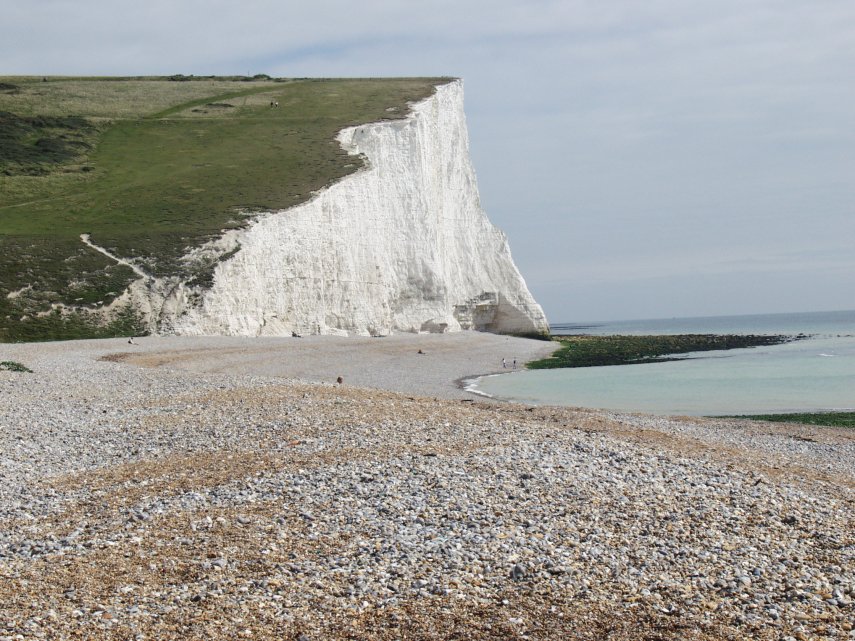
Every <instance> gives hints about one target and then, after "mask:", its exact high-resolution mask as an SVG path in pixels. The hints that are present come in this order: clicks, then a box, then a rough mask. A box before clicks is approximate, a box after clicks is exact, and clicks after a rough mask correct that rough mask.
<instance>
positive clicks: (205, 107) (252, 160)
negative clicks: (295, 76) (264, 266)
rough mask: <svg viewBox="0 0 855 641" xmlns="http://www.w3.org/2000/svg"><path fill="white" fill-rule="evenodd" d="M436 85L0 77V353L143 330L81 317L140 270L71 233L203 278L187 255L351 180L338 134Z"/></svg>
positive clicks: (396, 113) (388, 113) (396, 110)
mask: <svg viewBox="0 0 855 641" xmlns="http://www.w3.org/2000/svg"><path fill="white" fill-rule="evenodd" d="M443 81H444V79H439V78H433V79H431V78H421V79H375V80H353V79H342V80H273V79H270V78H267V77H266V76H261V77H255V78H187V77H184V76H179V77H172V78H41V77H39V78H20V77H13V78H2V77H0V341H19V340H46V339H65V338H77V337H83V336H92V337H94V336H107V335H121V334H130V333H135V332H138V331H140V328H139V326H138V324H137V319H136V316H135V312H134V310H125V312H124V313H123V315H121V316H120V317H119V318H117V319H115V320H114V321H113V322H112V323H110V324H104V323H103V321H101V320H100V319H98V317H97V316H95V315H93V314H91V313H89V312H90V311H92V310H96V309H98V308H100V307H102V306H103V305H106V304H109V303H110V302H111V301H113V300H114V299H115V298H116V297H117V296H119V295H120V294H121V292H122V291H123V290H124V289H125V287H126V286H127V285H128V284H129V283H130V282H131V281H133V279H134V274H133V272H132V271H131V270H130V268H128V267H125V266H122V265H118V264H117V263H115V261H112V260H110V259H109V258H107V257H106V256H104V255H102V254H100V253H98V252H96V251H94V250H93V249H90V248H88V247H87V246H85V245H84V244H83V243H82V242H81V240H80V234H83V233H88V234H90V235H91V240H92V242H93V243H95V244H97V245H100V246H102V247H106V248H107V249H109V250H110V251H111V252H112V253H114V254H116V255H118V256H121V257H123V258H127V259H129V260H131V261H132V262H134V263H135V264H137V265H139V266H140V267H142V268H143V269H145V270H146V271H148V272H150V273H152V274H153V275H156V276H166V275H180V276H182V277H183V278H187V279H190V278H195V279H197V281H198V282H204V281H205V279H206V277H209V275H210V266H207V267H205V266H193V265H188V264H184V263H183V262H182V261H181V257H182V256H184V255H185V254H186V253H187V250H188V248H190V247H193V246H198V245H200V244H202V243H204V242H205V241H207V240H209V239H211V238H213V237H215V236H218V235H219V234H221V233H222V230H224V229H229V228H234V227H238V226H241V225H243V224H245V223H246V221H247V219H248V217H250V216H252V214H253V213H254V212H258V211H264V210H271V209H281V208H286V207H291V206H293V205H296V204H299V203H301V202H303V201H305V200H307V199H308V198H309V197H310V196H311V193H312V192H313V191H315V190H317V189H320V188H322V187H324V186H326V185H328V184H330V183H331V182H333V181H335V180H337V179H339V178H341V177H343V176H345V175H346V174H348V173H350V172H353V171H355V170H356V169H358V166H359V160H358V159H354V158H352V157H349V156H347V154H346V153H345V152H343V151H342V150H341V149H340V148H339V146H338V144H337V143H336V141H335V135H336V133H337V132H338V131H339V130H340V129H342V128H343V127H346V126H349V125H354V124H359V123H363V122H371V121H376V120H381V119H391V118H401V117H403V116H405V115H406V113H407V103H408V102H410V101H417V100H420V99H423V98H425V97H427V96H429V95H430V94H431V93H432V91H433V87H434V86H435V85H436V84H437V83H440V82H443ZM271 103H278V107H274V106H271ZM200 270H201V271H200ZM196 272H199V273H196Z"/></svg>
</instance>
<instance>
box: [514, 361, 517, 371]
mask: <svg viewBox="0 0 855 641" xmlns="http://www.w3.org/2000/svg"><path fill="white" fill-rule="evenodd" d="M516 368H517V359H514V369H516Z"/></svg>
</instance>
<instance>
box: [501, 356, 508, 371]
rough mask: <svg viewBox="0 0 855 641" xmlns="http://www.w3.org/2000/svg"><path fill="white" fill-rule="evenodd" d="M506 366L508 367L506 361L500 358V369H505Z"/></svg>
mask: <svg viewBox="0 0 855 641" xmlns="http://www.w3.org/2000/svg"><path fill="white" fill-rule="evenodd" d="M507 367H508V362H507V361H506V360H505V359H504V358H503V359H502V369H507Z"/></svg>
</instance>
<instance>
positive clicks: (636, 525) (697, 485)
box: [0, 334, 855, 641]
mask: <svg viewBox="0 0 855 641" xmlns="http://www.w3.org/2000/svg"><path fill="white" fill-rule="evenodd" d="M135 342H136V343H137V344H136V345H134V346H133V352H132V353H129V352H128V348H127V345H126V343H125V341H122V340H118V339H117V340H105V341H80V342H69V343H51V344H38V345H36V344H34V345H6V346H4V347H3V349H4V351H5V352H7V353H8V354H9V357H10V358H14V360H16V361H19V362H23V363H25V364H27V365H28V366H30V367H31V369H34V370H36V372H37V374H36V375H28V376H27V377H26V378H24V377H22V376H21V375H19V374H15V373H12V372H0V424H2V426H3V429H2V431H0V450H2V452H3V454H2V456H1V457H0V524H1V525H0V575H2V576H3V577H4V581H3V582H2V583H0V620H2V621H5V622H7V623H6V628H5V631H4V629H3V628H2V627H0V639H3V638H7V637H8V638H15V637H16V636H17V635H21V636H23V637H24V638H29V637H39V636H43V637H45V638H75V637H80V638H85V637H86V636H89V637H91V636H93V635H95V636H97V637H98V638H107V639H109V638H117V639H119V638H134V637H135V636H137V635H145V637H146V638H180V637H195V638H201V637H205V638H213V639H216V638H223V639H226V638H229V639H231V638H255V639H259V638H262V639H266V638H269V639H274V638H277V639H278V638H300V637H301V636H302V637H305V638H311V639H315V638H317V639H330V638H333V639H334V638H354V637H355V638H368V637H370V638H378V639H394V638H414V639H421V638H424V639H427V638H447V637H451V636H455V635H456V637H457V638H472V639H493V638H523V637H526V638H531V639H549V638H568V639H573V638H579V639H589V638H604V637H605V636H606V635H611V638H614V639H622V638H626V639H633V638H640V637H643V636H644V635H645V634H648V635H654V634H655V635H658V637H659V638H668V639H682V638H696V639H726V638H752V639H775V640H776V641H777V640H779V639H782V638H785V637H787V636H791V637H792V638H795V639H803V638H817V639H835V638H837V639H840V638H855V636H852V634H851V632H852V621H853V614H855V605H853V603H855V575H854V574H855V572H854V571H853V568H855V540H853V528H852V523H853V522H855V508H854V507H853V505H855V482H853V481H855V433H853V432H852V431H851V430H850V431H847V430H843V429H831V428H829V429H823V428H816V427H807V426H775V425H772V424H763V423H760V424H754V423H747V422H741V421H734V420H722V419H695V418H692V419H688V418H662V417H651V416H645V415H640V414H616V413H613V412H602V411H593V410H582V409H571V408H552V407H538V408H526V407H524V406H519V405H514V404H509V403H498V402H488V401H487V400H484V399H481V400H476V402H473V403H460V402H459V401H460V400H461V399H463V398H467V397H468V398H470V399H471V398H473V397H471V396H468V395H467V392H465V391H464V390H461V389H460V388H459V387H458V386H457V385H455V383H454V381H456V380H459V379H462V378H465V377H467V376H471V375H474V374H478V373H488V372H494V371H496V369H495V364H496V363H499V368H498V369H499V370H501V354H502V353H503V352H504V353H507V352H508V351H513V353H514V354H516V355H518V356H519V355H521V354H522V355H525V358H523V356H519V357H520V359H521V360H527V359H529V358H533V357H536V356H540V355H542V354H543V352H544V351H548V349H549V347H550V346H549V345H547V344H544V343H542V342H539V341H525V340H524V339H506V337H497V336H490V335H480V334H465V335H451V336H403V337H398V336H391V337H388V338H386V339H384V340H383V341H376V340H371V339H364V340H363V339H334V338H332V337H305V338H302V339H300V340H297V339H291V338H284V339H259V340H253V339H229V338H225V339H215V338H199V339H180V338H163V339H160V338H149V337H143V338H138V339H136V341H135ZM508 342H511V343H513V346H512V348H508V347H507V343H508ZM418 349H422V350H423V351H424V352H426V353H425V354H423V355H418V354H417V350H418ZM505 350H507V351H505ZM338 375H342V376H343V377H344V378H346V379H347V380H348V384H347V385H346V386H340V385H337V384H335V382H334V381H335V378H336V376H338ZM385 390H393V391H385ZM804 437H809V439H810V440H805V438H804ZM4 635H5V636H4ZM430 635H434V636H430ZM692 635H694V636H692Z"/></svg>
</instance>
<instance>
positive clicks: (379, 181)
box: [160, 81, 548, 335]
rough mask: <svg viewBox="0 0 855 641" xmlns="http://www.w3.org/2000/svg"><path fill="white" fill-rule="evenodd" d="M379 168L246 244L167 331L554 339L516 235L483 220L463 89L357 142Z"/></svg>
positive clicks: (346, 142)
mask: <svg viewBox="0 0 855 641" xmlns="http://www.w3.org/2000/svg"><path fill="white" fill-rule="evenodd" d="M339 142H340V143H341V145H342V146H343V148H344V149H346V150H347V151H348V152H349V153H351V154H354V155H356V154H359V155H362V156H363V157H364V158H365V159H366V160H367V165H368V166H367V168H366V169H363V170H361V171H359V172H357V173H356V174H354V175H351V176H349V177H347V178H345V179H343V180H341V181H340V182H338V183H336V184H334V185H332V186H331V187H329V188H328V189H326V190H324V191H322V192H321V193H319V194H317V196H316V197H315V198H314V199H312V200H311V201H309V202H307V203H305V204H303V205H301V206H299V207H295V208H292V209H289V210H285V211H281V212H276V213H273V214H268V215H264V216H262V217H261V218H259V219H258V220H257V221H256V222H255V223H253V224H252V225H251V226H250V227H249V228H247V229H245V230H243V231H240V232H238V233H237V235H236V240H237V242H238V243H239V246H240V249H239V251H237V252H236V253H235V254H234V255H233V256H232V257H231V258H229V259H228V260H226V261H224V262H222V263H221V264H220V265H219V266H218V267H217V268H216V271H215V274H214V284H213V287H212V288H211V289H210V290H207V291H206V292H205V293H204V294H203V295H202V297H201V300H195V301H194V302H193V304H190V302H189V299H188V298H187V297H186V295H185V294H182V293H181V290H180V289H179V290H176V292H175V293H174V294H173V298H175V297H177V299H176V300H174V301H173V302H172V303H169V301H167V304H166V305H165V306H164V307H163V311H162V312H161V318H160V322H161V331H164V330H166V331H172V332H174V333H178V334H232V335H282V334H290V333H291V332H297V333H307V334H308V333H320V334H329V333H348V334H372V335H383V334H388V333H389V332H393V331H404V332H420V331H429V332H439V331H456V330H461V329H476V330H484V331H490V332H499V333H528V332H546V331H548V326H547V322H546V318H545V316H544V314H543V311H542V310H541V308H540V306H539V305H538V304H537V303H536V302H535V300H534V299H533V298H532V296H531V294H530V293H529V291H528V289H527V288H526V285H525V282H524V281H523V279H522V277H521V275H520V273H519V271H518V270H517V268H516V266H515V265H514V263H513V260H512V259H511V253H510V250H509V248H508V243H507V240H506V238H505V235H504V234H503V233H502V232H500V231H499V230H498V229H496V228H495V227H494V226H493V225H492V224H491V223H490V221H489V220H487V217H486V215H485V214H484V212H483V210H482V209H481V206H480V202H479V197H478V188H477V185H476V182H475V173H474V171H473V169H472V165H471V162H470V159H469V139H468V134H467V130H466V121H465V117H464V113H463V85H462V82H460V81H456V82H452V83H450V84H446V85H442V86H440V87H438V89H437V91H436V93H435V95H433V96H432V97H431V98H428V99H427V100H425V101H423V102H421V103H419V104H417V105H415V106H414V108H413V111H412V114H411V115H410V116H409V117H408V118H406V119H404V120H397V121H389V122H382V123H374V124H368V125H362V126H359V127H353V128H349V129H345V130H343V131H342V132H341V133H340V134H339Z"/></svg>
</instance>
